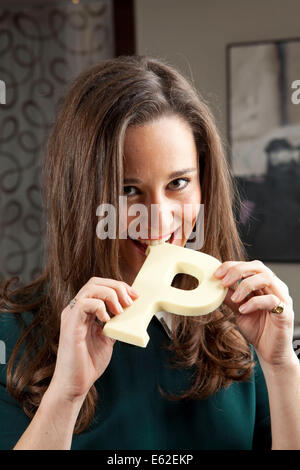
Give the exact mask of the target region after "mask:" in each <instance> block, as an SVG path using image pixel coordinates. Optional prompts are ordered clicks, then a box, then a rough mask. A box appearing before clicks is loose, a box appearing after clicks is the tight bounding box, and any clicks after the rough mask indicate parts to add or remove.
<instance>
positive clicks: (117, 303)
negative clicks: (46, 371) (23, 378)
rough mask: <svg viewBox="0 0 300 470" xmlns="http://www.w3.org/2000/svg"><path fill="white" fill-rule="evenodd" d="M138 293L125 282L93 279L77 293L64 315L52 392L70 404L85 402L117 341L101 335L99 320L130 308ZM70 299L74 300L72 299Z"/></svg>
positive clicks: (51, 387)
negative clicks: (71, 402)
mask: <svg viewBox="0 0 300 470" xmlns="http://www.w3.org/2000/svg"><path fill="white" fill-rule="evenodd" d="M137 297H138V294H137V292H136V291H135V290H134V289H133V288H132V287H130V286H129V285H128V284H126V283H125V282H121V281H116V280H113V279H106V278H101V277H93V278H91V279H90V280H89V281H88V282H87V283H86V284H85V285H84V286H83V287H82V288H81V289H80V291H79V292H78V293H77V294H76V296H75V298H76V302H75V304H74V305H73V307H72V308H71V307H70V305H67V306H66V307H65V308H64V310H63V311H62V314H61V328H60V337H59V344H58V352H57V360H56V366H55V371H54V374H53V378H52V380H51V383H50V385H49V389H50V390H51V391H52V392H53V394H55V393H58V394H59V396H62V395H63V398H65V399H66V400H69V401H76V400H77V399H78V401H82V399H84V397H85V396H86V394H87V393H88V391H89V389H90V387H91V386H92V385H93V384H94V382H95V381H96V380H97V379H98V378H99V377H100V376H101V375H102V374H103V372H104V371H105V369H106V367H107V366H108V364H109V362H110V360H111V356H112V350H113V345H114V343H115V340H114V339H111V338H109V337H107V336H104V335H103V334H102V329H103V328H102V326H101V324H99V322H97V321H96V319H98V320H100V321H101V322H104V323H105V322H106V321H108V320H109V319H110V316H109V315H108V313H107V310H106V307H107V308H108V309H109V310H110V311H111V312H112V313H113V314H115V315H118V314H120V313H122V307H128V306H129V305H131V303H132V302H133V300H132V299H136V298H137ZM70 300H71V299H70Z"/></svg>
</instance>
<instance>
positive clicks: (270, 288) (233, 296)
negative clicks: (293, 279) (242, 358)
mask: <svg viewBox="0 0 300 470" xmlns="http://www.w3.org/2000/svg"><path fill="white" fill-rule="evenodd" d="M214 275H215V277H217V278H218V279H220V280H221V282H222V284H223V285H224V286H225V287H228V293H227V295H226V298H225V300H224V303H225V304H226V305H227V306H228V307H230V309H231V310H233V311H234V312H235V313H236V315H237V326H238V328H239V330H240V332H241V333H242V335H243V336H244V337H245V338H246V340H247V341H248V342H249V343H251V344H252V345H253V347H254V348H255V350H256V352H257V354H258V357H259V359H260V360H261V361H264V364H265V365H266V366H271V367H273V366H285V365H288V364H290V363H292V362H295V360H296V359H297V360H298V358H297V356H296V354H295V353H294V350H293V325H294V312H293V301H292V298H291V297H290V295H289V290H288V287H287V286H286V284H284V282H282V281H281V280H280V279H279V278H278V277H277V276H276V275H275V274H274V273H273V272H272V271H271V269H269V268H268V267H267V266H265V265H264V264H263V263H262V262H261V261H258V260H255V261H248V262H243V261H226V262H225V263H223V264H222V265H221V266H220V267H219V268H218V269H217V270H216V272H215V274H214ZM237 281H240V283H239V285H238V287H237V288H236V290H235V291H234V284H235V283H236V282H237ZM279 303H281V305H283V307H284V310H283V312H282V313H281V314H275V313H272V312H271V310H272V309H273V308H274V307H276V306H277V305H278V304H279Z"/></svg>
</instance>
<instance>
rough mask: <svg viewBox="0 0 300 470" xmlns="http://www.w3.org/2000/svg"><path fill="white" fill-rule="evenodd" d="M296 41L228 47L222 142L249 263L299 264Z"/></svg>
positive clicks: (299, 46)
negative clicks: (225, 120)
mask: <svg viewBox="0 0 300 470" xmlns="http://www.w3.org/2000/svg"><path fill="white" fill-rule="evenodd" d="M297 87H300V38H299V39H290V40H280V41H266V42H259V43H258V42H255V43H239V44H230V45H228V47H227V92H228V101H227V103H228V139H229V144H230V152H231V155H230V159H231V168H232V173H233V175H234V177H235V180H236V182H237V186H238V189H239V193H240V197H241V200H242V205H241V209H240V211H239V213H238V214H236V217H237V221H238V226H239V231H240V234H241V238H242V240H243V242H244V244H245V247H246V249H247V252H248V255H249V256H250V258H251V259H257V258H258V259H261V260H262V261H271V262H272V261H273V262H279V261H282V262H299V261H300V99H299V98H300V90H299V91H297Z"/></svg>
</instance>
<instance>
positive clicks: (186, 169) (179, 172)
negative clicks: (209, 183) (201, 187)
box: [124, 168, 197, 184]
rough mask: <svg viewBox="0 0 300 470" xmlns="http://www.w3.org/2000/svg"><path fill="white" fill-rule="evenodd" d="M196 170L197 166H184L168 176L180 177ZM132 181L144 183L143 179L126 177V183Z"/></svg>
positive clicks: (169, 177)
mask: <svg viewBox="0 0 300 470" xmlns="http://www.w3.org/2000/svg"><path fill="white" fill-rule="evenodd" d="M195 171H197V168H184V169H183V170H177V171H173V173H171V174H170V175H169V176H168V179H171V178H178V177H179V176H182V175H185V174H186V173H193V172H195ZM132 183H137V184H139V183H142V181H141V180H140V179H138V178H125V179H124V184H132Z"/></svg>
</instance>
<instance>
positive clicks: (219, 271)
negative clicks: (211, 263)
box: [215, 268, 224, 276]
mask: <svg viewBox="0 0 300 470" xmlns="http://www.w3.org/2000/svg"><path fill="white" fill-rule="evenodd" d="M223 273H224V268H218V269H217V270H216V272H215V276H222V274H223Z"/></svg>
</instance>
